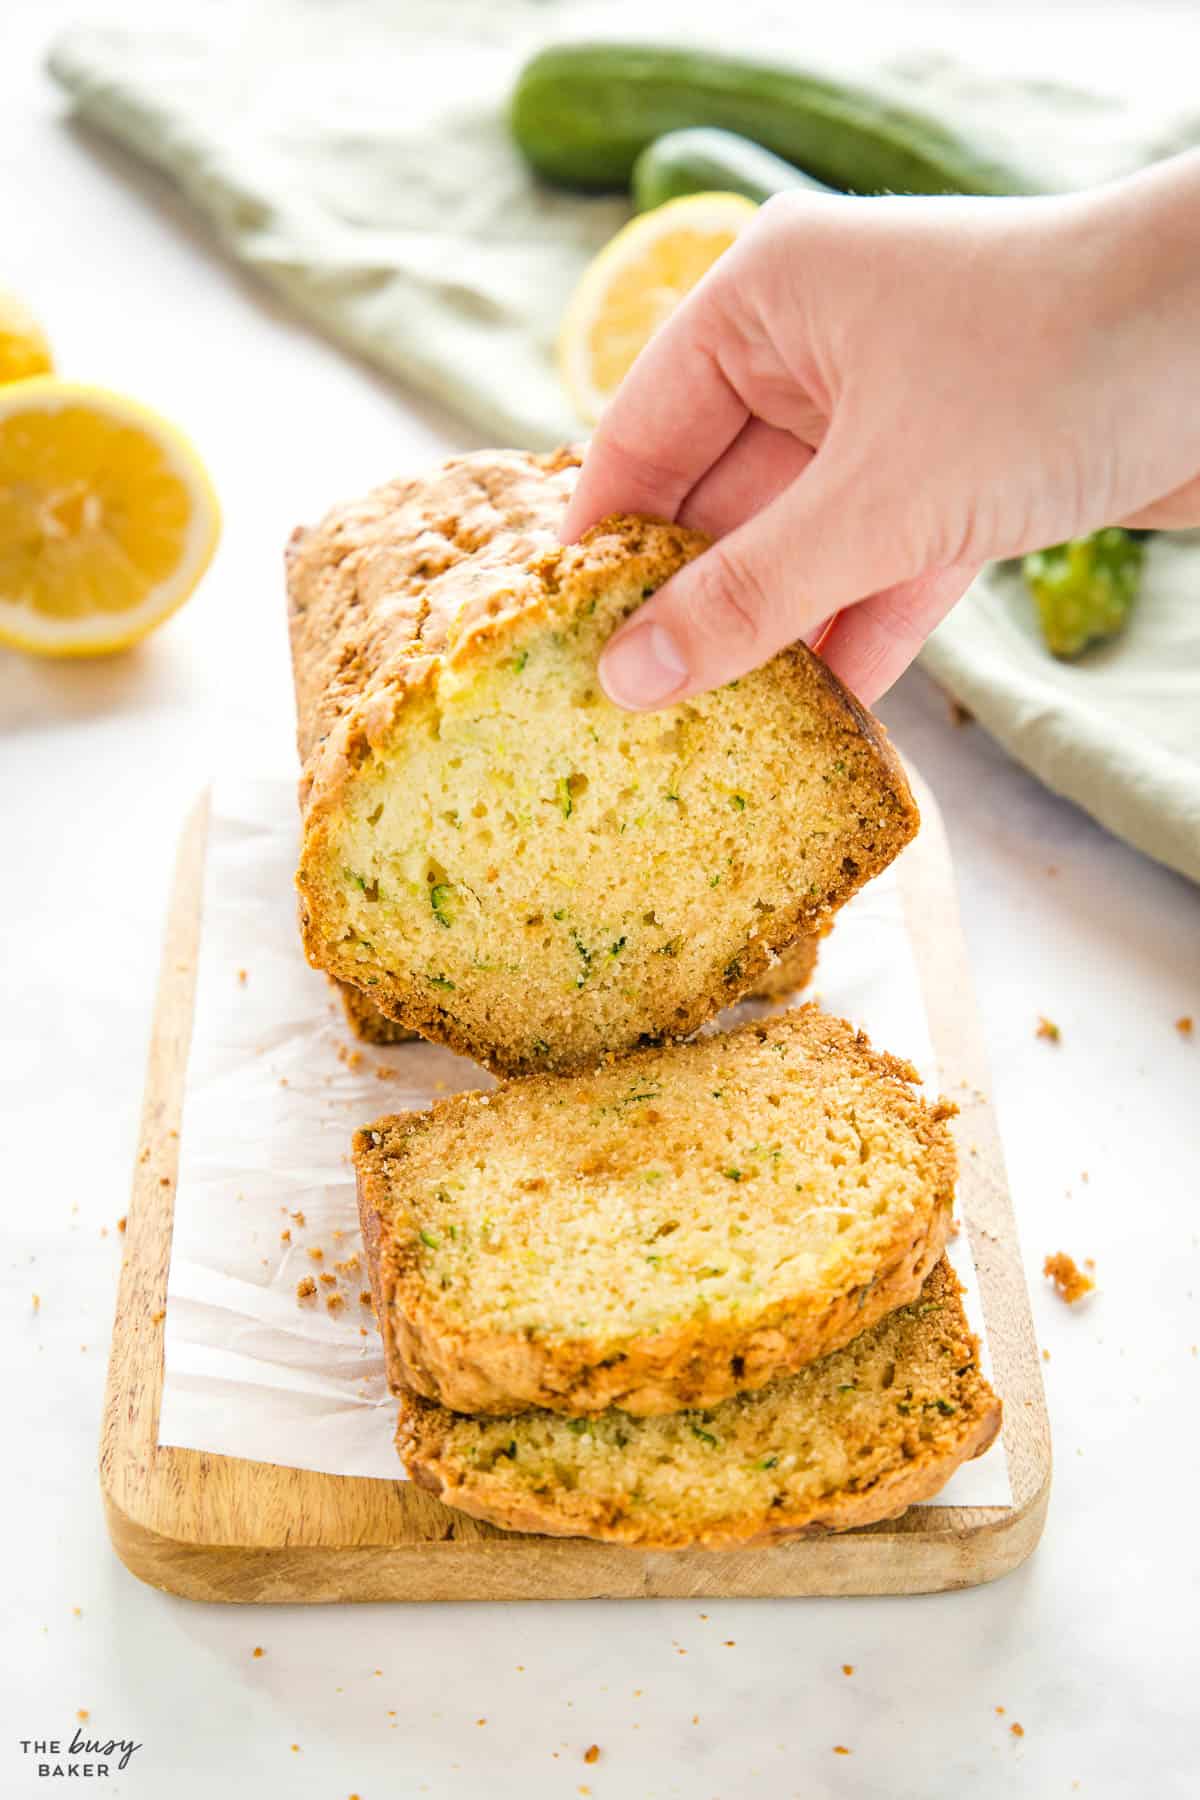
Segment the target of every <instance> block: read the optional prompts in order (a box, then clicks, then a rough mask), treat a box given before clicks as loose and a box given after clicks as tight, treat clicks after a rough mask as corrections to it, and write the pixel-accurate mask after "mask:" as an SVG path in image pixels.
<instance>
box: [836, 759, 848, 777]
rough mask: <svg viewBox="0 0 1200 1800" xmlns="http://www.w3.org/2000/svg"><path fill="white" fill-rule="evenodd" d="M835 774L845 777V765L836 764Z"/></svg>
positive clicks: (841, 763) (842, 763)
mask: <svg viewBox="0 0 1200 1800" xmlns="http://www.w3.org/2000/svg"><path fill="white" fill-rule="evenodd" d="M833 772H834V774H835V775H844V774H845V773H846V765H845V763H844V762H835V763H834V765H833Z"/></svg>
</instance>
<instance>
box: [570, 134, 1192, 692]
mask: <svg viewBox="0 0 1200 1800" xmlns="http://www.w3.org/2000/svg"><path fill="white" fill-rule="evenodd" d="M1198 218H1200V155H1195V154H1193V155H1187V156H1183V157H1179V158H1176V159H1175V160H1174V161H1172V162H1169V163H1163V164H1160V165H1158V166H1156V167H1155V168H1153V169H1151V170H1148V171H1147V172H1146V173H1144V174H1142V175H1138V176H1135V177H1133V178H1131V179H1130V180H1128V181H1124V182H1120V183H1116V184H1113V185H1112V186H1110V187H1107V188H1101V189H1094V190H1091V191H1089V192H1087V193H1083V194H1076V195H1069V196H1064V197H1061V198H1049V199H1028V200H960V199H953V198H933V199H906V198H898V197H886V198H881V199H874V200H869V199H854V198H845V199H843V198H841V197H833V198H826V197H825V196H823V195H808V194H798V193H797V194H786V195H782V196H780V197H779V198H778V199H774V200H771V201H769V202H768V203H767V205H766V206H764V207H763V208H762V210H761V212H760V214H759V216H758V218H757V219H756V220H755V221H754V222H753V224H752V225H751V226H750V227H749V229H748V230H747V231H746V232H745V233H744V234H743V236H742V237H741V238H739V240H738V241H737V243H736V244H735V245H734V246H733V247H732V248H731V249H730V250H729V251H727V252H726V254H725V255H724V256H723V257H722V258H721V260H720V261H719V262H718V263H717V264H716V265H715V266H714V268H713V269H712V271H711V272H710V273H709V275H708V276H707V277H706V278H705V279H704V281H702V282H701V283H700V285H699V286H698V287H697V288H696V289H694V290H693V292H692V293H691V294H690V295H689V297H688V299H687V300H686V301H685V302H684V304H683V305H682V306H681V307H680V308H679V310H678V311H677V312H676V313H675V314H674V315H673V316H672V318H671V319H670V320H668V322H667V324H666V325H665V326H664V327H663V328H662V329H661V331H659V332H658V334H657V335H656V336H655V337H654V339H653V340H652V341H651V342H650V344H648V345H647V347H646V349H645V350H644V351H643V352H642V354H641V355H640V356H639V357H638V359H637V362H636V363H635V364H634V366H633V368H632V370H631V371H630V373H629V375H628V377H627V378H626V380H625V382H624V384H623V385H622V387H621V389H620V391H619V392H618V394H617V395H616V397H615V398H614V400H613V402H612V404H611V406H610V407H609V409H608V411H607V412H606V414H605V417H604V420H603V422H602V423H601V425H600V426H599V428H598V430H597V431H596V434H595V436H594V438H593V440H592V443H591V447H590V449H589V451H588V454H587V458H586V460H585V464H584V467H583V470H582V472H581V475H580V479H579V485H578V488H577V490H576V493H575V496H574V499H573V500H572V503H571V506H570V509H569V512H568V515H567V518H566V520H565V522H564V527H563V535H564V538H565V539H566V540H567V541H571V540H572V539H574V538H576V537H578V536H579V535H580V534H581V533H582V532H583V531H584V530H585V529H586V528H587V527H588V526H589V525H591V524H593V523H595V522H596V521H597V520H598V519H600V518H603V517H605V516H606V515H608V514H610V513H614V512H643V513H651V514H654V515H657V516H658V517H660V518H668V519H679V520H681V521H682V522H683V523H684V524H687V525H694V526H697V527H698V528H699V529H701V530H702V531H705V532H708V533H709V534H710V535H711V536H712V537H713V538H714V539H715V540H716V542H715V543H714V545H713V547H712V548H711V549H710V550H708V551H707V552H705V554H704V555H702V556H700V557H698V558H697V559H696V560H695V561H694V562H692V563H690V564H689V565H688V566H687V567H686V568H684V569H682V570H681V571H680V572H679V573H678V574H677V575H675V576H673V577H672V579H671V580H670V581H668V582H667V583H666V585H665V586H664V587H663V588H661V589H660V590H659V592H658V593H657V594H655V595H654V596H653V598H652V599H651V600H649V601H648V602H647V603H646V605H644V606H643V607H641V608H639V610H638V611H637V612H636V613H635V614H634V615H633V616H632V618H631V619H629V620H628V621H627V622H626V624H625V625H624V626H622V628H621V629H620V631H618V632H617V633H615V634H614V636H613V638H612V639H611V641H610V642H609V644H608V645H607V646H606V648H605V651H604V654H603V657H602V659H601V663H600V676H601V681H602V683H603V685H604V688H605V690H606V692H607V693H608V694H609V696H610V697H611V698H612V699H613V700H615V701H616V702H617V703H618V704H619V705H623V706H626V707H631V708H637V709H652V708H654V707H658V706H663V705H667V704H673V703H674V702H676V701H678V700H681V699H684V698H686V696H687V695H689V694H693V693H698V692H703V691H704V690H705V689H707V688H712V687H717V686H720V685H721V684H723V683H724V682H727V681H730V680H732V679H733V678H734V677H735V676H738V675H741V674H744V673H745V672H746V671H747V670H748V669H752V668H756V667H757V666H758V665H759V664H760V663H763V662H765V661H766V660H767V659H768V658H769V657H770V656H772V655H774V654H775V652H776V651H778V650H779V649H781V648H782V647H783V646H784V645H785V644H788V643H791V642H793V641H795V640H796V639H798V638H803V639H805V640H806V641H807V642H809V643H810V644H814V645H819V648H820V651H821V654H822V655H823V656H824V658H825V660H826V661H827V662H828V664H829V665H830V667H831V668H833V669H834V671H835V672H836V673H837V674H838V675H840V676H841V678H842V680H843V681H845V682H846V684H847V685H848V686H849V687H850V688H852V689H853V690H854V691H855V692H856V693H857V694H858V695H859V696H860V698H862V699H863V700H864V701H865V702H866V703H867V704H871V703H872V702H873V701H874V700H875V699H876V698H877V697H878V696H879V695H880V694H881V693H883V692H884V690H885V689H886V688H887V687H888V686H890V684H891V683H892V682H893V681H894V680H895V679H896V677H897V676H898V675H899V674H900V673H901V671H902V670H903V669H904V668H906V667H907V665H908V663H909V662H910V661H911V660H912V658H913V657H914V656H915V655H916V653H917V651H918V650H919V648H920V646H921V644H922V643H923V642H924V640H925V638H926V636H927V635H928V633H929V632H930V631H931V630H932V629H933V627H934V626H935V625H936V624H937V623H938V621H939V620H940V619H941V618H942V617H943V616H944V615H945V614H946V613H947V612H948V611H949V609H950V608H951V607H952V606H953V605H954V603H955V601H956V600H958V599H959V598H960V596H961V595H962V594H963V592H964V590H965V589H966V587H967V586H968V584H969V583H970V581H971V580H972V579H973V577H974V575H975V574H976V572H977V571H978V569H979V567H980V566H981V564H982V563H984V562H985V561H987V560H988V559H990V558H992V557H998V556H1015V555H1019V554H1021V553H1023V552H1024V551H1027V550H1034V549H1038V548H1041V547H1043V546H1045V545H1047V544H1052V543H1057V542H1060V541H1061V540H1063V539H1064V538H1068V537H1074V536H1077V535H1080V534H1082V533H1083V532H1086V531H1091V530H1094V529H1096V528H1098V527H1099V526H1102V525H1111V524H1114V523H1120V522H1125V523H1129V524H1139V525H1156V526H1173V525H1174V526H1178V525H1195V524H1200V398H1198V396H1200V226H1198V225H1197V223H1196V220H1197V219H1198Z"/></svg>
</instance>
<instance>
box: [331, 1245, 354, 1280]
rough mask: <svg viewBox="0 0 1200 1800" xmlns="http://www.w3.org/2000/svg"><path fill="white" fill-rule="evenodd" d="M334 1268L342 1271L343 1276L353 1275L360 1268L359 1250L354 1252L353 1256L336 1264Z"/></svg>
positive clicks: (344, 1258) (346, 1257)
mask: <svg viewBox="0 0 1200 1800" xmlns="http://www.w3.org/2000/svg"><path fill="white" fill-rule="evenodd" d="M333 1266H334V1268H335V1269H338V1270H340V1271H341V1273H342V1274H343V1275H347V1274H350V1273H352V1272H353V1271H354V1270H355V1269H357V1268H358V1267H359V1259H358V1252H357V1250H356V1251H355V1252H354V1254H353V1256H344V1257H343V1258H342V1260H341V1262H337V1263H334V1265H333Z"/></svg>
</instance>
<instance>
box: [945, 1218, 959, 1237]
mask: <svg viewBox="0 0 1200 1800" xmlns="http://www.w3.org/2000/svg"><path fill="white" fill-rule="evenodd" d="M961 1230H962V1221H961V1219H951V1221H950V1225H949V1228H948V1230H947V1232H946V1237H947V1238H948V1239H951V1238H956V1237H957V1236H958V1234H959V1232H960V1231H961Z"/></svg>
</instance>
